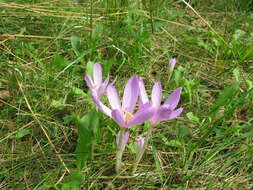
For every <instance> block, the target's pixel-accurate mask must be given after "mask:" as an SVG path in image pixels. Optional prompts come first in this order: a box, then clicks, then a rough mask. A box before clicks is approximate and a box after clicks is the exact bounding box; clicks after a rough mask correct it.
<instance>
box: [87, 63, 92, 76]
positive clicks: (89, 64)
mask: <svg viewBox="0 0 253 190" xmlns="http://www.w3.org/2000/svg"><path fill="white" fill-rule="evenodd" d="M93 65H94V62H93V61H88V62H87V64H86V74H87V75H90V76H93Z"/></svg>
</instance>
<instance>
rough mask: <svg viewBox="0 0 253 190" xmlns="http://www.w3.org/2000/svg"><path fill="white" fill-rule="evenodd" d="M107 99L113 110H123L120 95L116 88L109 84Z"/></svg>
mask: <svg viewBox="0 0 253 190" xmlns="http://www.w3.org/2000/svg"><path fill="white" fill-rule="evenodd" d="M107 98H108V100H109V102H110V105H111V106H112V109H118V110H121V104H120V99H119V95H118V93H117V90H116V88H115V87H114V86H113V85H112V84H109V85H108V87H107Z"/></svg>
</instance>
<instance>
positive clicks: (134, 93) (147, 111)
mask: <svg viewBox="0 0 253 190" xmlns="http://www.w3.org/2000/svg"><path fill="white" fill-rule="evenodd" d="M138 82H139V79H138V77H136V76H135V77H132V78H130V79H129V80H128V82H127V84H126V86H125V89H124V94H123V100H122V104H121V102H120V99H119V96H118V93H117V90H116V89H115V87H114V86H113V85H112V84H109V85H108V87H107V97H108V100H109V103H110V105H111V107H112V109H110V108H108V107H107V106H106V105H104V104H103V103H102V102H101V101H100V100H99V99H98V98H97V97H96V96H93V101H94V102H95V104H96V105H97V107H98V108H99V109H100V110H101V111H103V112H104V113H105V114H106V115H108V116H109V117H111V118H112V119H113V120H114V121H115V122H116V123H118V124H119V126H120V127H122V128H128V127H131V126H134V125H138V124H141V123H143V122H145V121H147V120H149V119H150V118H151V117H152V116H153V114H154V108H153V106H152V103H151V102H145V104H142V105H141V106H140V107H139V109H138V110H137V111H136V112H134V110H135V105H136V102H137V99H138V96H139V85H138Z"/></svg>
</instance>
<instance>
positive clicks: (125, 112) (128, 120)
mask: <svg viewBox="0 0 253 190" xmlns="http://www.w3.org/2000/svg"><path fill="white" fill-rule="evenodd" d="M123 113H124V118H125V121H126V122H127V123H129V122H130V121H131V120H132V119H133V117H134V115H133V114H132V113H130V112H128V111H126V110H123Z"/></svg>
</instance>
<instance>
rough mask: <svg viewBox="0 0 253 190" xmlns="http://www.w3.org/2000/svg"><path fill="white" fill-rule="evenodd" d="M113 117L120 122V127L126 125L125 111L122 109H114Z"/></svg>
mask: <svg viewBox="0 0 253 190" xmlns="http://www.w3.org/2000/svg"><path fill="white" fill-rule="evenodd" d="M112 119H113V120H114V121H115V122H116V123H118V125H119V126H120V127H125V121H124V119H123V113H122V112H121V111H120V110H112Z"/></svg>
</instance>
